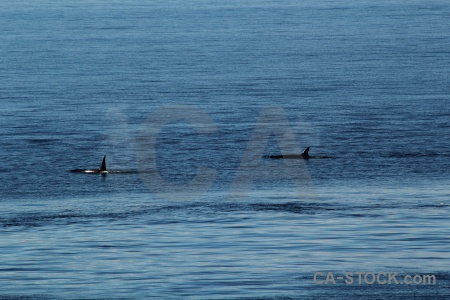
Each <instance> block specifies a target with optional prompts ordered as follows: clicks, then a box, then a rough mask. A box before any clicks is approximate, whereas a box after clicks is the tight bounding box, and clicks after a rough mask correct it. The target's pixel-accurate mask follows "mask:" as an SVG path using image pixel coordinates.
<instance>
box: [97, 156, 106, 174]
mask: <svg viewBox="0 0 450 300" xmlns="http://www.w3.org/2000/svg"><path fill="white" fill-rule="evenodd" d="M98 170H99V171H100V172H104V171H106V155H105V156H103V161H102V165H101V166H100V169H98Z"/></svg>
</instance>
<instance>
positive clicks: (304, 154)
mask: <svg viewBox="0 0 450 300" xmlns="http://www.w3.org/2000/svg"><path fill="white" fill-rule="evenodd" d="M302 156H303V158H308V157H309V147H308V148H306V149H305V151H303V153H302Z"/></svg>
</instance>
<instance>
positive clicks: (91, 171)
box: [70, 155, 109, 175]
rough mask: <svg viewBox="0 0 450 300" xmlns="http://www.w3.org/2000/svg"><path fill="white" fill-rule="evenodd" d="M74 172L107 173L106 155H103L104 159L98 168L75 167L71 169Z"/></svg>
mask: <svg viewBox="0 0 450 300" xmlns="http://www.w3.org/2000/svg"><path fill="white" fill-rule="evenodd" d="M70 172H72V173H86V174H100V175H106V174H108V173H109V172H108V170H107V169H106V155H105V156H103V161H102V164H101V166H100V168H98V169H74V170H70Z"/></svg>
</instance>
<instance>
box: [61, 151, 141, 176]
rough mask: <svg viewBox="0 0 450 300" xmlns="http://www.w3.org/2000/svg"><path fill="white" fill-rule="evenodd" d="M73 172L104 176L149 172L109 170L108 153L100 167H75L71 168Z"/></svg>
mask: <svg viewBox="0 0 450 300" xmlns="http://www.w3.org/2000/svg"><path fill="white" fill-rule="evenodd" d="M70 172H72V173H84V174H100V175H102V176H104V175H106V174H138V173H148V171H146V170H140V171H138V170H108V169H107V168H106V155H105V156H103V160H102V164H101V165H100V168H98V169H73V170H70Z"/></svg>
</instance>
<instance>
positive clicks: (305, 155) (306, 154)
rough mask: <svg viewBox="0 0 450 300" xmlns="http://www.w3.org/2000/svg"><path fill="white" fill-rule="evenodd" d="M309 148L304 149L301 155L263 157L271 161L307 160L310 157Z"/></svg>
mask: <svg viewBox="0 0 450 300" xmlns="http://www.w3.org/2000/svg"><path fill="white" fill-rule="evenodd" d="M309 148H310V147H308V148H306V149H305V150H304V151H303V153H302V154H286V155H268V156H264V157H265V158H272V159H309V158H310V157H311V156H309Z"/></svg>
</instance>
